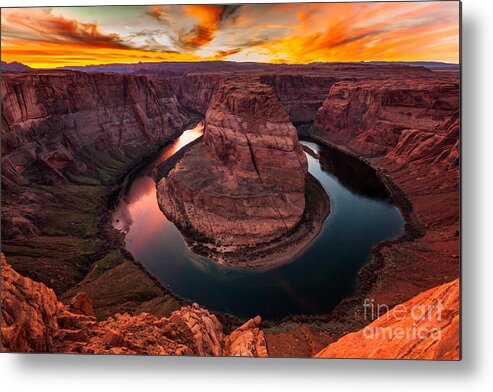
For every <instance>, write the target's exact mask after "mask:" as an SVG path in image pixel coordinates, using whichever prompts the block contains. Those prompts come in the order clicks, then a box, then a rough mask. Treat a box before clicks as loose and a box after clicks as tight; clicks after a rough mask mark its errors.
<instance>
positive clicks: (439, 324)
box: [315, 279, 460, 360]
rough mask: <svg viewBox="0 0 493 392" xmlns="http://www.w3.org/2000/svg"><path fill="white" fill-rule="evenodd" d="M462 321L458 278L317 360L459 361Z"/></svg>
mask: <svg viewBox="0 0 493 392" xmlns="http://www.w3.org/2000/svg"><path fill="white" fill-rule="evenodd" d="M373 310H375V309H373ZM370 314H371V311H370V310H368V315H370ZM459 318H460V315H459V280H458V279H455V280H453V281H452V282H450V283H446V284H444V285H441V286H438V287H435V288H433V289H430V290H428V291H425V292H423V293H421V294H419V295H417V296H416V297H413V298H411V299H410V300H409V301H406V302H405V303H403V304H399V305H398V306H396V307H395V308H394V309H392V310H390V311H389V312H388V313H386V314H384V315H381V316H380V317H379V318H378V319H376V320H375V321H373V322H372V323H371V324H369V325H368V326H367V327H365V328H364V329H363V330H361V331H358V332H353V333H350V334H347V335H345V336H344V337H342V338H341V339H339V340H338V341H337V342H335V343H332V344H330V345H329V346H327V347H326V348H324V349H323V350H322V351H320V352H319V353H318V354H317V355H315V357H317V358H369V359H440V360H458V359H459V358H460V331H459V327H460V321H459Z"/></svg>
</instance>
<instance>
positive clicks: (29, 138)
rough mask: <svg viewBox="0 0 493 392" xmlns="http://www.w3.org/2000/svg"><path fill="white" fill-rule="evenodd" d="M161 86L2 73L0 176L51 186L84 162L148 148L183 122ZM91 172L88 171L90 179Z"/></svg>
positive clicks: (114, 78) (97, 77)
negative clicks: (0, 159) (0, 166)
mask: <svg viewBox="0 0 493 392" xmlns="http://www.w3.org/2000/svg"><path fill="white" fill-rule="evenodd" d="M187 121H188V118H187V116H186V113H185V112H184V110H183V109H182V107H181V106H180V104H179V103H178V101H177V99H176V97H175V96H174V94H173V93H172V91H171V89H170V87H169V85H168V84H167V82H166V81H164V80H160V79H152V78H147V77H144V76H129V75H114V74H88V73H82V72H68V71H65V72H61V71H46V72H36V73H23V74H20V73H4V74H2V168H3V170H2V177H5V178H6V179H8V180H9V181H13V182H21V183H22V182H23V183H30V184H32V183H45V184H50V183H56V182H59V181H62V180H63V179H65V172H66V171H67V170H71V171H73V172H75V173H85V172H87V166H88V165H90V163H91V162H90V161H91V157H87V156H82V155H81V153H83V152H84V151H90V152H91V153H92V154H90V155H92V156H93V157H92V158H93V159H97V158H98V154H101V155H108V154H109V155H116V156H118V155H125V153H129V152H130V151H132V150H135V149H147V152H149V150H150V149H151V150H153V149H154V150H155V149H156V146H159V145H162V144H163V143H164V142H165V141H166V140H168V139H169V138H170V137H171V136H172V135H174V134H175V133H176V132H177V131H179V130H181V129H182V128H183V127H184V125H185V124H186V123H187ZM91 174H93V173H91Z"/></svg>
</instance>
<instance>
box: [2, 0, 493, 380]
mask: <svg viewBox="0 0 493 392" xmlns="http://www.w3.org/2000/svg"><path fill="white" fill-rule="evenodd" d="M131 3H132V2H131ZM461 22H462V4H461V2H459V1H387V2H373V1H369V2H350V1H348V2H318V3H310V2H304V3H236V4H221V3H214V4H207V3H196V4H166V3H163V4H154V5H146V4H145V3H142V2H141V3H139V2H137V1H135V2H133V3H132V4H131V5H128V4H122V5H92V4H88V5H86V4H83V2H80V5H79V6H77V5H70V6H50V4H47V5H46V6H9V7H4V6H2V8H1V344H0V351H1V352H2V354H0V356H4V353H50V354H52V355H55V354H78V355H79V356H80V355H81V354H94V355H98V354H99V355H100V354H107V355H106V356H108V354H110V355H111V354H113V355H119V356H127V357H129V356H132V355H133V356H135V355H139V356H140V355H147V356H195V357H263V358H313V359H312V360H311V361H309V362H311V363H315V362H320V360H321V359H336V358H339V359H341V358H343V359H363V360H370V359H372V360H376V359H379V360H382V359H386V360H415V361H413V362H416V360H418V361H419V360H421V361H428V362H432V361H443V362H450V361H460V360H461V358H462V333H461V331H462V328H461V323H462V314H461V311H462V309H463V307H461V300H462V296H461V290H462V279H461V278H462V274H461V254H462V252H461V242H462V241H461V238H462V230H461V191H462V189H461V131H462V130H461V118H462V111H461V92H462V68H461V67H462V66H461V60H462V59H461V48H462V45H461V38H462V37H461V32H462V30H461V29H462V26H461ZM490 38H491V37H490ZM486 49H487V48H485V50H486ZM488 51H490V50H489V49H488ZM490 64H491V63H490ZM467 131H468V132H469V131H470V132H473V130H467ZM489 194H491V193H489ZM469 261H472V260H469ZM483 311H484V312H488V311H487V310H483ZM69 357H70V356H69ZM134 359H135V358H134ZM228 361H230V359H228ZM262 361H264V360H262ZM265 361H266V362H259V365H260V364H263V363H269V361H270V360H265ZM322 362H324V361H322ZM326 362H330V361H326ZM365 362H368V361H365ZM380 362H382V361H380ZM408 362H409V361H408ZM397 389H399V388H397Z"/></svg>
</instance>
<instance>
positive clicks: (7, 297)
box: [0, 254, 267, 356]
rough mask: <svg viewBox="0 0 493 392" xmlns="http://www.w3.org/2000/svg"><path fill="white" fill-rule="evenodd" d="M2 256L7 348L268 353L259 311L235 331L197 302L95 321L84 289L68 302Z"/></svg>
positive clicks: (3, 344) (3, 343) (3, 341)
mask: <svg viewBox="0 0 493 392" xmlns="http://www.w3.org/2000/svg"><path fill="white" fill-rule="evenodd" d="M1 258H2V292H1V294H2V295H1V298H2V309H1V310H2V326H1V346H0V348H1V351H2V352H53V353H56V352H61V353H90V354H148V355H201V356H222V355H226V356H267V347H266V343H265V339H264V336H263V332H262V331H261V330H260V328H259V327H260V322H261V319H260V317H258V316H257V317H255V318H254V319H251V320H249V321H247V322H246V323H245V324H244V325H242V326H241V327H239V328H238V329H236V330H234V331H233V332H232V333H231V334H230V335H224V333H223V330H222V326H221V324H220V323H219V321H218V320H217V318H216V316H214V314H212V313H210V312H209V311H207V310H205V309H202V308H201V307H200V306H198V305H197V304H194V305H192V306H186V307H182V308H181V309H179V310H177V311H175V312H173V313H172V314H171V315H170V317H163V318H157V317H155V316H153V315H150V314H148V313H141V314H139V315H129V314H128V313H125V314H119V313H118V314H115V315H114V316H113V317H109V318H108V319H106V320H104V321H96V319H95V318H94V313H93V310H92V302H91V300H90V299H89V298H88V297H87V295H86V294H85V293H83V292H80V293H78V294H77V295H76V296H75V297H74V298H73V299H72V301H71V303H70V304H69V305H64V304H62V303H61V302H59V301H58V300H57V297H56V295H55V293H54V291H53V290H51V289H49V288H48V287H46V286H45V285H44V284H42V283H38V282H35V281H33V280H31V279H29V278H25V277H23V276H21V275H19V274H18V273H17V272H15V271H14V270H13V269H12V267H11V266H10V265H9V264H8V263H7V262H6V260H5V258H4V256H3V254H2V256H1Z"/></svg>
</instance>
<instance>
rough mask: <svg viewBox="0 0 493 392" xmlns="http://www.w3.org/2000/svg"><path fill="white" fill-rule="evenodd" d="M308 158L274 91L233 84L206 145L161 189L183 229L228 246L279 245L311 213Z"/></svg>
mask: <svg viewBox="0 0 493 392" xmlns="http://www.w3.org/2000/svg"><path fill="white" fill-rule="evenodd" d="M307 171H308V168H307V160H306V157H305V155H304V153H303V150H302V148H301V146H300V145H299V143H298V138H297V132H296V129H295V128H294V126H293V125H292V124H291V123H290V122H289V118H288V115H287V113H286V112H285V111H284V109H283V107H282V105H281V104H280V103H279V101H278V100H277V98H276V96H275V94H274V92H273V90H272V88H271V87H269V86H266V85H264V84H261V83H260V82H258V81H257V80H255V79H254V80H241V81H233V80H228V81H225V82H223V84H222V85H221V87H220V88H219V89H218V90H217V92H216V93H215V94H214V97H213V99H212V102H211V104H210V106H209V109H208V110H207V114H206V118H205V134H204V140H203V144H201V145H196V146H194V147H192V148H191V149H190V150H189V151H188V152H187V153H186V154H185V156H184V157H183V158H182V159H181V160H180V161H179V162H178V163H177V165H176V166H175V168H174V169H173V170H171V172H170V173H169V174H168V176H167V177H165V178H163V179H162V180H161V181H160V182H159V184H158V201H159V204H160V207H161V209H162V210H163V212H164V213H165V214H166V216H167V217H168V218H169V219H171V220H172V221H173V222H175V223H176V224H177V225H178V226H179V227H180V228H181V229H182V230H184V231H186V232H193V233H195V234H196V235H197V234H198V235H202V236H205V237H207V238H208V239H211V240H213V241H215V242H217V243H219V244H221V245H233V246H245V245H255V244H259V243H264V242H268V241H271V240H273V239H275V238H277V237H279V236H281V235H282V234H284V233H286V232H288V231H289V230H291V229H292V228H294V227H295V226H296V225H297V223H298V222H299V221H300V219H301V217H302V215H303V211H304V208H305V196H304V192H305V177H306V175H307Z"/></svg>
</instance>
